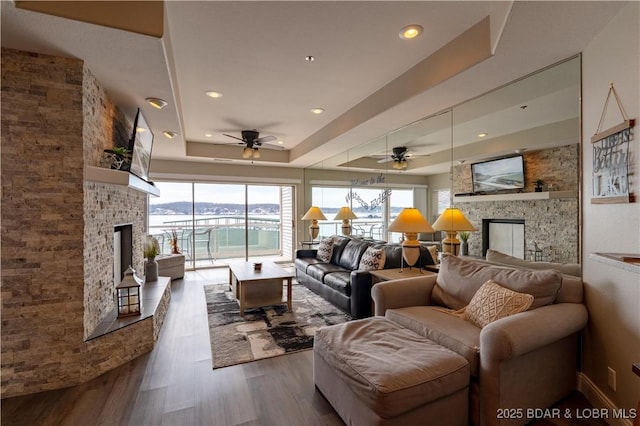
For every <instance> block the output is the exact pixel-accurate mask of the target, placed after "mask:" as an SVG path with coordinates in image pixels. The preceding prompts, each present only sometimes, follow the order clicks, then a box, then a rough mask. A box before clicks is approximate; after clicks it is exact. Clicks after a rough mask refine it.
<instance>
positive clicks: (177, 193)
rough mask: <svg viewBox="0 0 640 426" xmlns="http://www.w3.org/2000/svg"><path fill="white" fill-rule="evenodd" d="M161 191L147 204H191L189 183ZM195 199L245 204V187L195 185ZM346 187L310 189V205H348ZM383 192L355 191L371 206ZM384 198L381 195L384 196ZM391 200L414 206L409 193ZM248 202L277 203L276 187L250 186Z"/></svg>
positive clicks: (396, 192) (395, 194)
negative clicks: (180, 202) (157, 196)
mask: <svg viewBox="0 0 640 426" xmlns="http://www.w3.org/2000/svg"><path fill="white" fill-rule="evenodd" d="M155 184H156V186H157V187H158V189H159V190H160V197H159V198H156V197H151V200H150V204H151V205H154V204H162V203H168V202H174V201H191V184H190V183H176V182H155ZM195 191H196V192H195V198H196V200H198V201H203V202H211V203H234V204H244V185H241V184H240V185H239V184H206V183H202V184H201V183H198V184H196V185H195ZM348 191H349V188H317V187H315V188H314V189H313V193H312V197H313V200H312V202H313V204H314V205H319V206H324V207H342V206H345V205H347V204H348V202H347V200H346V199H345V196H346V195H347V194H348ZM383 191H384V190H382V189H375V188H354V189H353V192H354V193H355V194H357V195H358V197H359V198H360V199H361V200H362V202H364V203H366V204H368V205H370V204H371V202H372V201H374V200H376V199H379V197H380V196H381V193H383ZM383 196H384V195H383ZM391 199H392V201H393V205H394V206H402V207H410V206H412V205H413V196H412V191H411V190H397V189H396V190H392V192H391ZM249 202H250V203H276V204H278V203H279V202H280V196H279V187H278V186H271V185H264V186H257V185H250V186H249ZM360 205H361V203H360V202H358V201H357V199H355V198H354V200H353V207H354V208H355V207H359V206H360Z"/></svg>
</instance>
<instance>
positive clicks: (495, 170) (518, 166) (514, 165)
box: [471, 155, 524, 192]
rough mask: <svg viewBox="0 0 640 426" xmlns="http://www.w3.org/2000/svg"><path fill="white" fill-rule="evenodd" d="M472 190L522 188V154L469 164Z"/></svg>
mask: <svg viewBox="0 0 640 426" xmlns="http://www.w3.org/2000/svg"><path fill="white" fill-rule="evenodd" d="M471 178H472V180H473V192H498V191H507V190H514V189H523V188H524V162H523V159H522V155H518V156H515V157H508V158H500V159H497V160H489V161H483V162H481V163H473V164H471Z"/></svg>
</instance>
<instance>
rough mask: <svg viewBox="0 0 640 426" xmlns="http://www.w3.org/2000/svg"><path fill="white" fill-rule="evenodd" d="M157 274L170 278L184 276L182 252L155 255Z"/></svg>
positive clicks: (175, 278) (174, 278)
mask: <svg viewBox="0 0 640 426" xmlns="http://www.w3.org/2000/svg"><path fill="white" fill-rule="evenodd" d="M156 262H158V276H161V277H171V279H172V280H177V279H178V278H182V277H184V254H161V255H160V256H157V257H156Z"/></svg>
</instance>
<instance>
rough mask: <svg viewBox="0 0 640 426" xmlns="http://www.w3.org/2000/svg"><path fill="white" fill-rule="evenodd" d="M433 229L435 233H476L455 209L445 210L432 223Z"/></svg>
mask: <svg viewBox="0 0 640 426" xmlns="http://www.w3.org/2000/svg"><path fill="white" fill-rule="evenodd" d="M433 229H435V230H436V231H477V229H476V228H475V227H474V226H473V225H472V224H471V222H469V220H468V219H467V218H466V217H465V215H464V213H462V212H461V211H460V210H459V209H458V208H456V207H449V208H447V209H446V210H445V211H444V212H443V213H442V214H441V215H440V217H439V218H438V219H437V220H436V221H435V222H434V223H433Z"/></svg>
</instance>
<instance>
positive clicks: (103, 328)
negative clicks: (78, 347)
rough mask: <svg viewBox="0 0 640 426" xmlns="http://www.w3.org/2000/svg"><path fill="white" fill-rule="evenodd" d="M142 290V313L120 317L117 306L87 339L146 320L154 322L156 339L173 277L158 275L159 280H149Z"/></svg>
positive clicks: (162, 320)
mask: <svg viewBox="0 0 640 426" xmlns="http://www.w3.org/2000/svg"><path fill="white" fill-rule="evenodd" d="M141 292H142V313H141V314H140V315H137V316H130V317H122V318H118V316H117V308H116V309H113V310H112V311H111V312H110V313H109V315H107V317H106V318H105V319H104V320H102V322H101V323H100V324H99V325H98V326H97V327H96V329H95V330H94V331H93V333H91V334H90V335H89V337H88V338H87V340H85V341H89V340H93V339H97V338H99V337H102V336H105V335H108V334H109V333H113V332H117V331H118V330H122V329H123V328H125V327H127V326H129V325H131V324H135V323H137V322H140V321H145V320H150V321H152V322H153V335H152V336H151V337H152V341H155V340H156V339H157V336H158V334H159V333H160V327H162V323H163V322H164V316H165V314H166V312H167V309H168V304H169V300H171V278H169V277H158V280H157V281H150V282H147V283H145V284H144V285H143V286H142V288H141ZM156 328H157V330H156Z"/></svg>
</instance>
